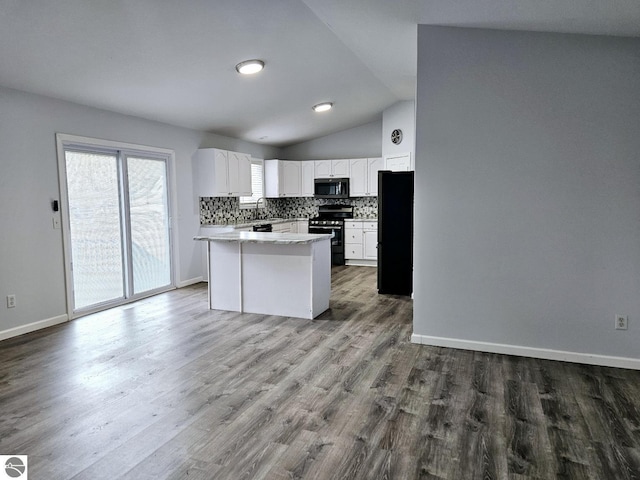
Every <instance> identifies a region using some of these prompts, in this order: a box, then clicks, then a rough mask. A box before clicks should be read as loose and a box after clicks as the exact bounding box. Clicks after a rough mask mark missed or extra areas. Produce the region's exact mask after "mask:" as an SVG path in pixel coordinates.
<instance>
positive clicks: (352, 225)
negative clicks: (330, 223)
mask: <svg viewBox="0 0 640 480" xmlns="http://www.w3.org/2000/svg"><path fill="white" fill-rule="evenodd" d="M344 228H345V229H352V230H353V229H360V230H362V222H355V221H353V220H345V222H344Z"/></svg>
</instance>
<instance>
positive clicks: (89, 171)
mask: <svg viewBox="0 0 640 480" xmlns="http://www.w3.org/2000/svg"><path fill="white" fill-rule="evenodd" d="M65 161H66V173H67V195H68V199H69V227H70V238H71V258H72V272H73V274H72V275H73V296H74V310H81V309H83V308H86V307H89V306H92V305H96V304H100V303H105V302H109V301H113V300H116V299H122V298H124V296H125V291H124V269H123V243H122V217H121V209H120V191H119V187H118V185H119V182H118V178H119V175H118V157H117V155H114V154H101V153H90V152H76V151H71V150H67V151H65Z"/></svg>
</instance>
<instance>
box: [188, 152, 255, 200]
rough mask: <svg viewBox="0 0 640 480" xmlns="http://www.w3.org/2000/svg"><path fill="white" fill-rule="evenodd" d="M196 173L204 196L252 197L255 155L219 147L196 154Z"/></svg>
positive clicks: (199, 188)
mask: <svg viewBox="0 0 640 480" xmlns="http://www.w3.org/2000/svg"><path fill="white" fill-rule="evenodd" d="M194 174H195V175H196V176H197V188H198V196H200V197H239V196H241V195H251V156H250V155H248V154H245V153H238V152H229V151H227V150H220V149H217V148H203V149H200V150H198V151H197V152H196V156H195V165H194Z"/></svg>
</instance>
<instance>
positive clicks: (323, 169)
mask: <svg viewBox="0 0 640 480" xmlns="http://www.w3.org/2000/svg"><path fill="white" fill-rule="evenodd" d="M313 163H314V168H315V178H331V175H332V173H331V160H316V161H314V162H313Z"/></svg>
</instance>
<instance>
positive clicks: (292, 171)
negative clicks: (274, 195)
mask: <svg viewBox="0 0 640 480" xmlns="http://www.w3.org/2000/svg"><path fill="white" fill-rule="evenodd" d="M280 168H281V169H282V171H281V172H280V173H281V177H280V178H281V179H282V191H281V192H280V193H283V194H284V196H285V197H297V196H299V195H300V162H280Z"/></svg>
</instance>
